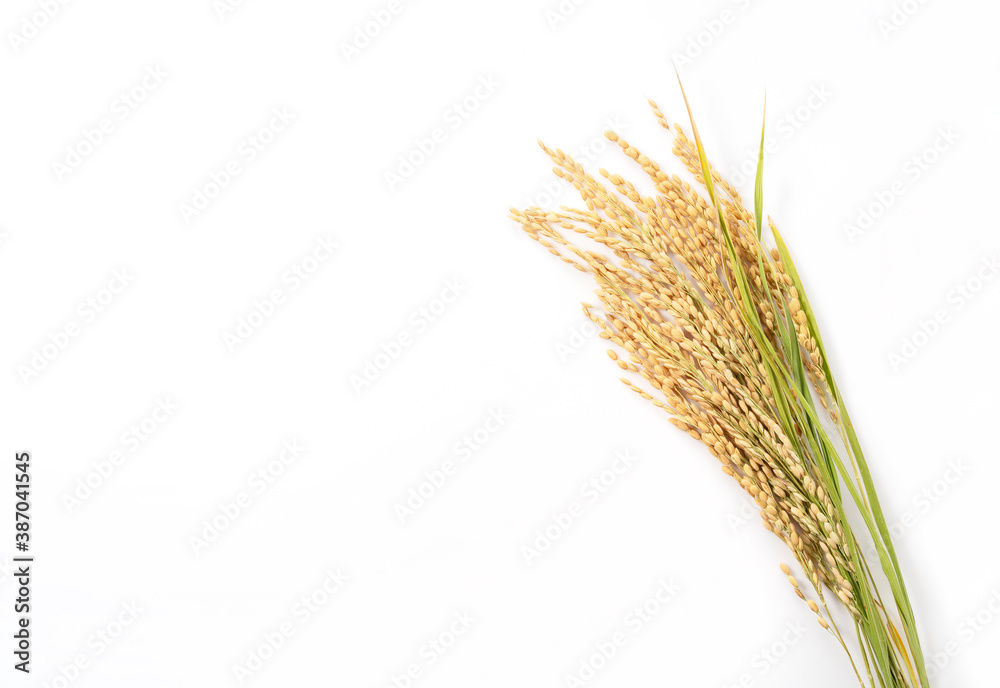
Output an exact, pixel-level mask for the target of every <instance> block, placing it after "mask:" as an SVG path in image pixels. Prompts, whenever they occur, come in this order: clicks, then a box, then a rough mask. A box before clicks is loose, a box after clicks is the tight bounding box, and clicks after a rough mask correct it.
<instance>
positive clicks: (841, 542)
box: [511, 101, 928, 688]
mask: <svg viewBox="0 0 1000 688" xmlns="http://www.w3.org/2000/svg"><path fill="white" fill-rule="evenodd" d="M650 106H651V107H652V109H653V113H654V116H655V117H656V119H657V121H658V122H659V124H660V125H661V126H662V127H663V128H664V129H666V130H667V131H669V132H671V134H672V136H673V146H672V152H673V154H674V156H676V157H677V159H678V160H679V161H680V162H681V163H682V164H683V166H684V167H685V168H686V169H687V170H688V172H689V173H690V174H691V175H692V176H693V177H694V181H695V184H696V185H697V187H701V188H703V189H705V190H706V191H707V198H706V197H705V196H704V195H702V194H701V193H699V191H698V190H697V188H696V186H694V185H692V184H690V183H689V182H687V181H685V180H683V179H681V178H680V177H679V176H678V175H675V174H668V173H667V172H665V171H664V170H663V169H662V168H661V167H660V165H659V164H658V163H657V162H656V161H655V160H653V159H651V158H650V157H648V156H647V155H645V154H644V153H642V152H641V151H640V150H639V149H638V148H636V147H635V146H634V145H633V144H631V143H629V142H628V141H626V140H625V139H624V138H622V137H621V136H619V135H618V134H616V133H615V132H612V131H609V132H606V133H605V136H606V137H607V139H608V140H609V141H612V142H614V143H617V144H618V146H619V147H620V149H621V151H622V152H623V153H624V154H625V155H626V156H627V157H628V158H631V159H632V160H633V161H634V162H635V163H636V164H638V165H639V167H640V168H641V170H642V172H643V173H645V174H646V176H647V177H648V178H649V179H650V181H651V182H652V187H653V188H654V189H655V194H654V195H652V196H648V195H645V194H643V193H642V192H640V191H639V189H638V188H637V187H636V186H635V185H634V184H632V183H631V182H630V181H628V180H627V179H625V178H623V177H622V176H621V175H619V174H615V173H612V172H609V171H607V170H605V169H601V170H599V177H595V176H594V175H592V174H590V173H588V172H587V171H586V170H585V169H584V168H583V166H582V165H580V164H579V163H578V162H576V161H575V160H573V158H572V157H570V156H569V155H567V154H566V153H564V152H563V151H561V150H559V149H552V148H549V147H548V146H546V145H545V144H544V143H542V142H539V145H540V146H541V148H542V150H543V151H545V153H546V155H548V157H549V158H550V159H551V161H552V163H553V165H554V167H553V172H554V173H555V174H556V175H557V176H558V177H560V178H562V179H564V180H566V181H567V182H569V183H570V184H572V186H573V187H574V188H575V189H576V190H577V192H578V193H579V195H580V198H581V199H582V201H583V207H581V208H569V207H565V206H563V207H560V208H559V209H558V210H551V209H549V210H544V209H541V208H535V207H533V208H527V209H511V217H512V219H513V220H515V221H516V222H517V223H519V224H520V225H521V227H522V228H523V229H524V230H525V231H526V232H527V233H528V235H529V236H530V237H531V238H532V239H534V240H535V241H537V242H538V243H540V244H541V245H542V246H543V247H545V248H546V249H547V250H548V251H550V252H551V253H553V254H554V255H556V256H558V257H559V258H560V259H561V260H563V261H565V262H566V263H569V264H570V265H572V266H574V267H575V268H577V269H578V270H581V271H583V272H586V273H588V274H590V275H591V276H592V277H593V279H594V281H595V285H596V289H595V291H594V293H595V295H596V297H597V299H598V301H599V305H592V304H590V303H584V304H583V311H584V314H585V315H586V316H587V317H588V318H589V319H590V320H591V321H593V322H594V323H595V324H596V325H597V327H598V328H599V332H600V336H601V337H602V338H604V339H606V340H608V341H609V342H610V343H612V344H613V345H614V348H611V349H609V350H608V356H609V357H610V358H611V360H612V361H614V362H615V364H616V365H617V366H618V367H619V368H620V369H621V370H622V371H623V372H624V373H626V374H627V375H629V377H623V378H621V380H622V382H623V383H624V384H625V385H627V386H628V387H629V388H630V389H632V390H633V391H635V392H636V393H638V394H639V395H641V396H642V397H643V398H644V399H647V400H650V401H651V402H652V403H653V404H655V405H656V406H658V407H660V408H662V409H664V410H665V411H666V412H668V413H669V414H670V422H671V423H672V424H673V425H675V426H676V427H677V428H679V429H681V430H683V431H684V432H686V433H688V434H689V435H690V436H691V437H693V438H694V439H696V440H699V441H700V442H702V443H703V444H704V445H705V446H706V447H707V448H708V451H709V452H710V453H711V454H712V455H713V456H714V457H715V458H716V459H717V460H718V461H719V462H720V464H721V468H722V470H723V471H724V472H725V473H726V474H727V475H728V476H731V477H732V478H733V479H735V480H736V481H737V482H738V483H739V484H740V486H741V487H742V488H743V489H744V490H745V491H746V492H747V493H748V494H749V495H750V496H751V497H752V498H753V499H754V501H755V503H756V504H757V506H758V507H759V509H760V514H761V518H762V520H763V522H764V525H765V527H766V528H767V529H768V530H770V531H771V532H773V533H774V534H775V535H776V536H778V537H779V538H780V539H781V540H782V541H783V542H785V544H786V545H787V546H788V548H789V549H790V551H791V552H792V554H793V556H794V557H795V559H796V561H797V562H798V563H799V565H800V566H801V569H802V571H803V572H804V574H805V576H806V577H807V578H808V581H809V583H810V585H811V587H812V589H813V591H814V593H815V595H816V597H817V599H819V600H820V603H819V604H817V603H816V602H815V601H813V600H809V599H807V597H806V596H805V594H804V593H803V591H802V590H801V588H800V587H799V585H798V582H797V581H796V579H795V578H794V576H792V574H791V570H790V569H789V568H788V567H787V566H785V565H784V564H782V571H783V572H784V573H785V575H786V576H788V577H789V580H790V582H791V583H792V585H793V588H794V590H795V592H796V594H797V595H798V596H799V597H801V598H802V599H803V600H805V601H806V602H807V604H808V606H809V608H810V609H811V610H812V612H813V613H814V614H816V617H817V619H818V621H819V623H820V625H821V626H822V627H823V628H824V629H827V630H828V631H830V632H831V634H833V635H835V636H836V638H837V639H838V640H839V641H840V644H841V645H842V646H843V647H844V649H845V650H847V651H848V655H849V656H850V655H851V652H850V649H849V648H848V645H847V642H846V641H845V639H844V638H843V637H842V636H841V634H840V630H839V629H837V627H836V625H835V624H834V623H833V617H832V615H831V614H830V611H829V608H828V606H827V601H826V597H825V592H824V591H827V592H832V593H833V595H834V597H835V598H836V602H837V603H839V604H840V605H841V607H842V608H843V609H844V610H846V612H847V613H848V614H849V616H850V619H851V620H852V622H853V624H854V626H855V628H856V631H857V637H858V643H857V645H856V650H855V651H857V652H860V653H861V655H862V658H863V659H864V663H863V670H864V672H865V674H866V676H865V677H862V675H861V672H860V671H858V669H857V667H856V668H855V671H856V672H857V673H858V679H859V681H860V682H861V684H862V685H865V678H867V680H868V681H869V683H870V685H872V686H875V685H880V686H883V687H887V688H897V687H898V688H902V687H904V686H905V687H907V688H926V687H927V685H928V684H927V678H926V674H925V671H924V668H923V658H922V655H921V652H920V646H919V642H918V640H917V636H916V628H915V622H914V620H913V613H912V610H911V609H910V606H909V601H908V598H907V596H906V591H905V587H903V583H902V576H901V574H900V572H899V569H898V563H897V562H896V557H895V552H894V551H893V549H892V543H891V540H890V539H889V535H888V531H887V529H886V527H885V522H884V518H883V517H882V514H881V509H880V508H879V507H878V501H877V497H876V495H875V494H874V488H873V486H872V484H871V478H870V475H869V473H868V470H867V466H866V464H865V462H864V456H863V454H862V453H861V450H860V447H859V446H858V442H857V437H856V435H855V433H854V430H853V426H852V425H851V423H850V419H849V417H848V416H847V414H846V410H845V409H844V407H843V399H842V398H841V396H840V393H839V391H838V390H837V387H836V384H835V383H834V381H833V378H832V374H831V371H830V369H829V365H828V363H827V357H826V356H825V354H824V352H823V344H822V339H821V337H820V336H819V330H818V328H817V326H816V322H815V318H814V316H813V313H812V310H811V308H810V306H809V303H808V299H807V298H806V296H805V292H804V291H803V289H802V284H801V280H800V279H799V277H798V274H797V272H796V271H795V267H794V264H793V263H792V262H791V258H790V256H789V255H788V251H787V248H786V247H785V244H784V242H783V241H782V238H781V235H780V234H779V233H778V231H777V229H775V228H774V226H773V224H772V223H770V222H768V225H769V226H770V228H771V230H772V234H773V236H774V239H775V242H776V244H777V246H776V247H775V248H773V249H770V250H768V249H767V248H765V246H764V244H763V240H762V238H761V237H762V233H761V229H762V226H763V218H762V217H761V215H762V213H761V210H760V209H761V181H760V175H759V174H758V183H757V189H756V198H755V212H751V211H750V210H748V209H747V208H746V207H745V206H744V204H743V202H742V200H741V198H740V196H739V194H738V193H737V191H736V189H734V188H733V187H732V185H730V184H729V183H728V182H727V181H726V180H725V179H724V178H722V177H721V176H720V175H719V174H718V173H717V172H715V171H713V170H712V168H711V167H710V165H709V164H708V161H707V159H706V157H705V155H704V151H703V149H702V145H701V140H700V137H699V135H698V130H697V127H696V126H695V125H694V122H693V120H692V123H691V126H692V133H693V136H692V137H688V135H687V134H686V133H685V131H684V130H683V128H682V127H681V126H680V125H678V124H674V125H673V126H671V125H670V124H669V123H668V122H667V120H666V118H665V117H664V116H663V113H662V112H661V111H660V109H659V108H658V107H657V105H656V103H654V102H652V101H650ZM762 145H763V139H762ZM762 160H763V158H762V157H761V161H762ZM821 410H822V413H823V414H824V415H826V417H828V418H829V419H830V421H832V423H833V425H834V426H835V427H836V429H837V433H838V434H839V439H840V440H841V441H842V445H841V446H840V447H838V446H837V444H836V442H835V441H834V439H833V438H831V437H830V436H829V435H828V434H827V432H826V430H825V429H824V426H823V423H822V422H821V417H820V411H821ZM842 454H843V458H842V456H841V455H842ZM845 488H846V493H845ZM845 498H847V499H850V500H852V502H853V503H854V504H855V505H856V506H857V507H858V509H859V510H861V512H862V516H863V518H864V521H865V525H866V528H867V530H866V532H865V533H863V535H865V536H866V537H871V538H872V539H873V540H874V544H875V547H876V551H877V552H878V555H879V563H880V564H881V567H882V571H883V573H885V575H886V577H887V578H888V580H889V587H890V591H889V592H890V593H891V594H889V595H885V596H883V595H881V594H880V591H879V590H878V589H877V586H876V585H875V581H874V579H873V577H872V573H871V570H870V569H869V567H868V563H867V561H866V560H865V558H864V555H863V552H862V548H861V547H860V546H859V544H858V538H857V537H856V534H855V533H854V532H853V531H852V529H851V527H850V525H849V524H848V522H847V518H846V517H845V506H844V505H845ZM884 599H891V600H892V601H893V602H894V603H895V609H894V613H895V617H896V618H898V619H900V620H901V623H902V626H903V629H904V635H900V634H899V632H898V631H897V630H896V626H895V624H894V621H893V618H892V615H891V613H890V611H887V606H886V605H885V604H884ZM904 636H905V640H904ZM851 663H852V665H854V661H853V657H852V658H851ZM876 681H877V683H876Z"/></svg>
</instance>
